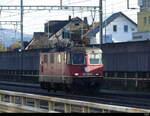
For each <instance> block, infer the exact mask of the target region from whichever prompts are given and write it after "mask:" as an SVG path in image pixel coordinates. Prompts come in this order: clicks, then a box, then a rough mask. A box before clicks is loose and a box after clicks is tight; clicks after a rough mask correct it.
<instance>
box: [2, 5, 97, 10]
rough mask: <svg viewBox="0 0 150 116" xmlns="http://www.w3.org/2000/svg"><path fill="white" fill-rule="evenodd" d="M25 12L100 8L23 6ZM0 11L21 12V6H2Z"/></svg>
mask: <svg viewBox="0 0 150 116" xmlns="http://www.w3.org/2000/svg"><path fill="white" fill-rule="evenodd" d="M23 9H24V10H69V11H72V10H83V11H90V10H97V11H98V10H99V6H30V5H29V6H23ZM0 10H20V6H0Z"/></svg>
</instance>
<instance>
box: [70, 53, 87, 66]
mask: <svg viewBox="0 0 150 116" xmlns="http://www.w3.org/2000/svg"><path fill="white" fill-rule="evenodd" d="M71 60H72V64H75V65H83V64H84V62H85V58H84V54H83V53H72V54H71Z"/></svg>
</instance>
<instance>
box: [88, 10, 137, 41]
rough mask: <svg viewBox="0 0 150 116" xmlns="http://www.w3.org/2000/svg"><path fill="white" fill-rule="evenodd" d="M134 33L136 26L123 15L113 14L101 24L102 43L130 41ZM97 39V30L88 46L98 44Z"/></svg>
mask: <svg viewBox="0 0 150 116" xmlns="http://www.w3.org/2000/svg"><path fill="white" fill-rule="evenodd" d="M93 29H96V27H95V28H93ZM97 29H98V28H97ZM134 32H137V24H136V23H134V22H133V21H132V20H131V19H129V18H128V17H127V16H125V15H124V14H123V13H121V12H119V13H115V14H113V15H112V16H110V17H109V18H108V19H106V20H105V21H104V23H103V43H113V42H114V43H116V42H127V41H132V40H133V39H132V33H134ZM99 38H100V37H99V30H97V31H95V33H94V34H93V37H92V36H91V37H90V44H99V43H100V39H99Z"/></svg>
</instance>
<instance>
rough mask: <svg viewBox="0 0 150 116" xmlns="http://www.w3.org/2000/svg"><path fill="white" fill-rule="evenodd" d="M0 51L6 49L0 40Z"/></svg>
mask: <svg viewBox="0 0 150 116" xmlns="http://www.w3.org/2000/svg"><path fill="white" fill-rule="evenodd" d="M0 51H7V48H6V47H5V46H4V45H3V44H2V43H1V42H0Z"/></svg>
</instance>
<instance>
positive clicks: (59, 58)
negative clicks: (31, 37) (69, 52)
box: [57, 54, 61, 64]
mask: <svg viewBox="0 0 150 116" xmlns="http://www.w3.org/2000/svg"><path fill="white" fill-rule="evenodd" d="M57 60H58V63H59V64H60V63H61V55H60V54H58V59H57Z"/></svg>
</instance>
